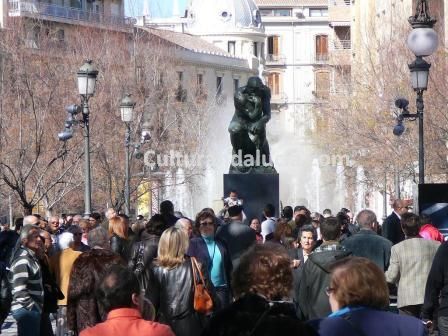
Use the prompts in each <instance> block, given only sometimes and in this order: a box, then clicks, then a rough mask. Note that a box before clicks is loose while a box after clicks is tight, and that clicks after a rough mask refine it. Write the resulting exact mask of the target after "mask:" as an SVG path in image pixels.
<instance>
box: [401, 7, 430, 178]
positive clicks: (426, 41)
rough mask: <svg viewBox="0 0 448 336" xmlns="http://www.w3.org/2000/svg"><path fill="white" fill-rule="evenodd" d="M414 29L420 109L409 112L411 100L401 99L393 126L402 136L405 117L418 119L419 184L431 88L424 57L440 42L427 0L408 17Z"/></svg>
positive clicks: (414, 73)
mask: <svg viewBox="0 0 448 336" xmlns="http://www.w3.org/2000/svg"><path fill="white" fill-rule="evenodd" d="M408 21H409V23H410V24H411V26H412V31H411V33H410V34H409V36H408V39H407V45H408V48H409V49H410V50H411V51H412V52H413V53H414V55H415V57H416V59H415V61H414V62H412V63H411V64H409V70H410V72H411V79H412V87H413V89H414V91H415V92H416V93H417V98H416V108H417V112H416V113H414V114H412V113H409V111H408V109H407V106H408V104H409V102H408V101H407V100H406V99H398V100H397V101H396V102H395V105H396V106H397V107H398V108H400V109H402V113H401V114H400V115H399V116H398V117H397V125H396V126H395V127H394V134H395V135H397V136H400V135H401V134H403V132H404V126H403V120H404V119H407V118H411V119H413V120H416V119H418V139H419V140H418V175H419V177H418V183H419V184H424V183H425V148H424V137H423V136H424V129H423V111H424V102H423V91H425V90H426V89H427V88H428V77H429V68H430V67H431V64H430V63H428V62H426V61H425V60H424V59H423V57H426V56H430V55H432V54H433V53H434V52H435V51H436V49H437V45H438V41H437V33H436V31H435V30H434V29H433V28H432V27H433V26H434V24H435V23H436V22H437V20H436V19H434V18H432V17H431V16H430V14H429V6H428V2H427V0H418V1H417V8H416V13H415V14H414V15H413V16H411V17H410V18H409V20H408Z"/></svg>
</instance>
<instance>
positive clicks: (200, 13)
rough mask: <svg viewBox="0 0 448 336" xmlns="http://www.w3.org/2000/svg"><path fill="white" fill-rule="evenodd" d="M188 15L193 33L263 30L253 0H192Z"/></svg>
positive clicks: (189, 28) (189, 27)
mask: <svg viewBox="0 0 448 336" xmlns="http://www.w3.org/2000/svg"><path fill="white" fill-rule="evenodd" d="M188 16H189V19H190V20H191V21H190V23H189V25H188V31H189V32H190V33H192V34H195V35H210V34H223V33H224V34H225V33H237V32H240V31H247V30H249V31H255V32H262V31H263V28H262V27H261V16H260V12H259V10H258V7H257V5H255V1H254V0H192V1H191V5H190V8H189V10H188Z"/></svg>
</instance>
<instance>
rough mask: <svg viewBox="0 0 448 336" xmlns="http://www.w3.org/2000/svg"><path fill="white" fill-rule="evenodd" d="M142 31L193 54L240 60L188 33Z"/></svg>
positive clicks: (148, 29) (157, 30)
mask: <svg viewBox="0 0 448 336" xmlns="http://www.w3.org/2000/svg"><path fill="white" fill-rule="evenodd" d="M142 29H144V30H146V31H148V32H149V33H151V34H153V35H155V36H158V37H160V38H161V39H164V40H166V41H168V42H171V43H173V44H176V45H178V46H180V47H181V48H184V49H187V50H190V51H193V52H199V53H204V54H211V55H218V56H225V57H231V58H238V57H235V56H233V55H231V54H229V53H228V52H226V51H224V50H222V49H221V48H218V47H216V46H215V45H213V44H211V43H208V42H207V41H205V40H203V39H201V38H200V37H198V36H194V35H190V34H187V33H179V32H174V31H170V30H162V29H154V28H148V27H145V28H142Z"/></svg>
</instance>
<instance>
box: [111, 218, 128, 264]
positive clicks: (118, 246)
mask: <svg viewBox="0 0 448 336" xmlns="http://www.w3.org/2000/svg"><path fill="white" fill-rule="evenodd" d="M109 236H110V247H111V249H112V251H113V252H115V253H117V254H119V255H120V256H121V257H122V258H123V259H124V260H128V259H129V240H128V226H127V224H126V222H125V221H124V219H123V218H121V217H119V216H116V217H112V218H111V219H109Z"/></svg>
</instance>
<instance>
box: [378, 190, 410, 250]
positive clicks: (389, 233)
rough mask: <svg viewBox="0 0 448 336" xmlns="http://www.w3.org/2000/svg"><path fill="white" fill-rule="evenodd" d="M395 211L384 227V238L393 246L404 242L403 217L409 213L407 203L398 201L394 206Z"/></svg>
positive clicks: (386, 220) (384, 223) (385, 221)
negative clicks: (401, 222)
mask: <svg viewBox="0 0 448 336" xmlns="http://www.w3.org/2000/svg"><path fill="white" fill-rule="evenodd" d="M392 208H393V209H394V211H393V212H392V213H391V214H390V215H389V216H388V217H387V218H386V219H385V220H384V222H383V225H382V234H383V237H384V238H387V239H389V240H390V241H391V242H392V244H393V245H395V244H398V243H399V242H401V241H403V240H404V233H403V231H402V230H401V224H400V221H401V216H402V215H404V214H405V213H406V212H408V207H407V206H406V202H405V201H403V200H401V199H396V200H395V201H394V203H393V204H392Z"/></svg>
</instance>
